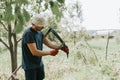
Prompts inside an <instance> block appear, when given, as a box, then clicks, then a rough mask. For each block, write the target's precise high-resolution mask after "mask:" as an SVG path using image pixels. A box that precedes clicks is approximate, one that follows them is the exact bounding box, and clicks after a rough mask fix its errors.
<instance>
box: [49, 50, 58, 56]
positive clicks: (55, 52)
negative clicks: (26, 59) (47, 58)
mask: <svg viewBox="0 0 120 80" xmlns="http://www.w3.org/2000/svg"><path fill="white" fill-rule="evenodd" d="M57 54H58V49H53V50H51V51H50V55H51V56H55V55H57Z"/></svg>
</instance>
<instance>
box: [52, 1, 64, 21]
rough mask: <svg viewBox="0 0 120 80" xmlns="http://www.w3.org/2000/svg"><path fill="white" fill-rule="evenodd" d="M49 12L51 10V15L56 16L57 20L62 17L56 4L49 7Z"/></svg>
mask: <svg viewBox="0 0 120 80" xmlns="http://www.w3.org/2000/svg"><path fill="white" fill-rule="evenodd" d="M51 10H52V12H53V14H55V15H56V18H57V20H59V19H60V18H61V16H62V13H61V12H60V10H59V7H58V3H56V2H54V3H53V4H52V6H51Z"/></svg>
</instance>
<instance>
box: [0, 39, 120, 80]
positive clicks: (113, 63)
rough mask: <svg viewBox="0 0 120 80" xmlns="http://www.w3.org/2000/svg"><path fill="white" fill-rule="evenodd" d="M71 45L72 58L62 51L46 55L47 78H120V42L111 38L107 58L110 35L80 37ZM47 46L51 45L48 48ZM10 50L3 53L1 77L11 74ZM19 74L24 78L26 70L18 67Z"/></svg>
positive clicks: (1, 78)
mask: <svg viewBox="0 0 120 80" xmlns="http://www.w3.org/2000/svg"><path fill="white" fill-rule="evenodd" d="M67 44H68V46H69V48H70V54H69V58H67V57H66V54H65V53H64V52H62V51H60V52H59V54H58V55H57V56H55V57H52V56H45V57H43V61H44V64H45V72H46V78H45V80H120V49H119V48H120V45H119V44H117V43H116V41H115V39H110V41H109V45H108V54H107V59H106V44H107V40H106V39H93V40H89V41H87V42H86V41H78V42H77V43H76V44H75V45H74V44H73V43H72V42H71V43H67ZM45 49H47V48H45ZM20 64H21V49H20V48H19V49H18V65H20ZM10 72H11V65H10V55H9V52H8V51H3V52H2V53H0V80H7V78H8V77H9V76H10V75H11V74H10ZM18 78H19V79H20V80H24V71H23V70H22V69H20V70H19V71H18Z"/></svg>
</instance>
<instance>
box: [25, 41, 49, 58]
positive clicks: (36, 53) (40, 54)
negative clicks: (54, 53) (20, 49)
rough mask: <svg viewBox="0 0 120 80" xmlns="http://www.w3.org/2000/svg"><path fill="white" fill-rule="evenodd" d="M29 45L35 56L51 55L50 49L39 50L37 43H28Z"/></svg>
mask: <svg viewBox="0 0 120 80" xmlns="http://www.w3.org/2000/svg"><path fill="white" fill-rule="evenodd" d="M27 46H28V48H29V50H30V51H31V53H32V55H34V56H45V55H50V51H42V50H38V49H37V47H36V44H35V43H28V44H27Z"/></svg>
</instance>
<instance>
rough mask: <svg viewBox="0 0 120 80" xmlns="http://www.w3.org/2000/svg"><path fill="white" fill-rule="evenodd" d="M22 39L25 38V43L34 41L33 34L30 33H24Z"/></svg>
mask: <svg viewBox="0 0 120 80" xmlns="http://www.w3.org/2000/svg"><path fill="white" fill-rule="evenodd" d="M24 39H25V43H34V42H35V39H34V35H33V34H31V33H26V35H25V37H24Z"/></svg>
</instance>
